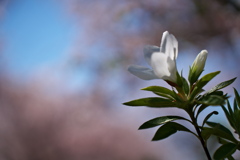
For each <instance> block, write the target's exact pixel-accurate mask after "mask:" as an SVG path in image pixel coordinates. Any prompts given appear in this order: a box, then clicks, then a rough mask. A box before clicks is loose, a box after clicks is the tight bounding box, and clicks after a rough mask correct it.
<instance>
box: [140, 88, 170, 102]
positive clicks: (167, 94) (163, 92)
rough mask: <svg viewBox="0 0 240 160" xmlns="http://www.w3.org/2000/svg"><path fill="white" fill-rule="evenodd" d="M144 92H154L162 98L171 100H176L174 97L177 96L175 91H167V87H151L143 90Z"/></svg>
mask: <svg viewBox="0 0 240 160" xmlns="http://www.w3.org/2000/svg"><path fill="white" fill-rule="evenodd" d="M142 90H145V91H152V92H153V93H155V94H157V95H159V96H161V97H166V98H170V99H174V96H175V94H174V93H173V91H171V90H170V89H167V88H165V87H161V86H149V87H146V88H143V89H142Z"/></svg>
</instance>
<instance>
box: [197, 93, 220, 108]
mask: <svg viewBox="0 0 240 160" xmlns="http://www.w3.org/2000/svg"><path fill="white" fill-rule="evenodd" d="M196 102H197V103H198V104H205V105H208V106H220V105H223V104H225V98H224V97H222V96H217V95H207V96H204V97H203V98H201V99H200V100H199V101H196Z"/></svg>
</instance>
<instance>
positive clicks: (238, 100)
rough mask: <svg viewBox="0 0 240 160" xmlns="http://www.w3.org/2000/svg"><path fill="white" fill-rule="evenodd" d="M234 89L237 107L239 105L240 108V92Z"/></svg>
mask: <svg viewBox="0 0 240 160" xmlns="http://www.w3.org/2000/svg"><path fill="white" fill-rule="evenodd" d="M233 89H234V94H235V99H236V101H237V105H238V107H240V96H239V94H238V91H237V90H236V89H235V88H233Z"/></svg>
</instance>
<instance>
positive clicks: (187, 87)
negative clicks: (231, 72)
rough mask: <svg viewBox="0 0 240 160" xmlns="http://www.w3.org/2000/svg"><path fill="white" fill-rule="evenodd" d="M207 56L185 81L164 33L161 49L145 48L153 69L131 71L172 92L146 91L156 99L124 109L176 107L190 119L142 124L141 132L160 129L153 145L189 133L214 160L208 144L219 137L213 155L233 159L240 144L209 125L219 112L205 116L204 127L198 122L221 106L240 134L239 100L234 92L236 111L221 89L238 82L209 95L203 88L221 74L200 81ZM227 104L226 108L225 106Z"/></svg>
mask: <svg viewBox="0 0 240 160" xmlns="http://www.w3.org/2000/svg"><path fill="white" fill-rule="evenodd" d="M207 55H208V52H207V51H206V50H203V51H201V52H200V53H199V54H198V56H197V57H196V59H195V60H194V62H193V64H192V65H191V67H190V70H189V75H188V80H187V79H185V78H184V77H183V76H182V75H180V74H179V72H178V70H177V67H176V58H177V56H178V42H177V40H176V38H175V37H174V36H173V35H172V34H169V33H168V31H166V32H164V33H163V36H162V41H161V45H160V47H157V46H150V45H149V46H146V47H145V48H144V57H145V59H146V61H147V62H148V64H149V65H150V66H151V67H152V69H150V68H147V67H143V66H138V65H132V66H130V67H129V68H128V71H129V72H130V73H132V74H133V75H135V76H137V77H139V78H141V79H143V80H151V79H163V80H164V81H166V82H167V83H168V84H169V85H170V86H171V87H172V89H168V88H165V87H162V86H150V87H147V88H143V89H142V90H145V91H151V92H153V93H154V94H156V95H157V96H156V97H147V98H141V99H137V100H133V101H130V102H126V103H124V105H127V106H134V107H136V106H147V107H153V108H159V109H161V108H166V107H175V108H178V109H181V110H184V111H185V112H186V113H187V114H188V115H189V118H185V117H181V116H177V115H167V116H162V117H157V118H154V119H151V120H149V121H147V122H145V123H143V124H142V125H141V126H140V127H139V129H148V128H152V127H156V126H160V127H159V129H158V130H157V131H156V133H155V135H154V136H153V139H152V140H153V141H158V140H162V139H165V138H167V137H169V136H171V135H172V134H174V133H176V132H177V131H184V132H189V133H191V134H193V135H194V136H196V137H197V138H198V139H199V141H200V143H201V144H202V147H203V149H204V151H205V153H206V156H207V158H208V159H209V160H211V159H212V156H211V155H210V153H209V151H208V148H207V140H208V139H209V137H210V136H212V135H213V136H217V137H218V139H219V143H220V144H222V145H221V146H220V147H219V148H218V149H217V151H216V152H215V153H214V155H213V158H214V159H217V160H220V159H224V158H228V159H234V158H233V157H232V154H233V153H234V152H235V151H236V150H237V149H239V150H240V145H239V143H240V141H239V140H237V139H236V138H235V137H234V136H233V134H232V132H231V131H230V130H229V129H227V128H226V127H224V126H223V125H221V124H220V123H215V122H210V121H209V118H210V117H211V116H212V115H214V114H218V112H217V111H213V112H211V113H209V114H207V115H206V116H205V118H204V120H203V121H202V123H201V124H200V123H199V122H198V117H199V115H200V113H202V111H203V110H205V109H206V108H208V107H209V106H221V107H222V109H223V111H224V113H225V114H226V117H227V119H228V121H229V123H230V124H231V126H232V127H233V129H234V130H235V133H236V134H239V133H240V125H239V123H238V122H239V120H240V118H239V117H240V96H239V94H238V92H237V91H236V90H235V97H236V98H235V100H234V109H232V108H231V106H230V104H229V102H228V100H227V99H228V97H229V96H228V95H227V94H226V93H223V91H221V89H222V88H225V87H227V86H228V85H230V84H232V83H233V82H234V81H235V79H236V78H233V79H230V80H228V81H224V82H222V83H219V84H218V85H216V86H214V87H213V88H212V89H210V90H209V91H205V90H204V86H205V85H206V84H207V83H208V82H210V81H211V80H212V79H213V78H214V77H215V76H217V75H218V74H219V73H220V71H216V72H212V73H208V74H206V75H203V76H202V77H200V76H201V74H202V72H203V70H204V67H205V62H206V59H207ZM226 102H227V108H225V106H224V105H225V103H226ZM176 120H184V121H188V122H190V123H191V124H192V125H193V126H194V128H195V131H192V130H190V129H188V128H187V127H185V126H183V125H182V124H180V123H178V122H175V121H176Z"/></svg>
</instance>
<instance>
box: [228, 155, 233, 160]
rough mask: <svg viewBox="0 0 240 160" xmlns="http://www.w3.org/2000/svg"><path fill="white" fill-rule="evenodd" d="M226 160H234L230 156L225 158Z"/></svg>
mask: <svg viewBox="0 0 240 160" xmlns="http://www.w3.org/2000/svg"><path fill="white" fill-rule="evenodd" d="M227 159H228V160H235V159H234V158H233V157H232V156H228V157H227Z"/></svg>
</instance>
